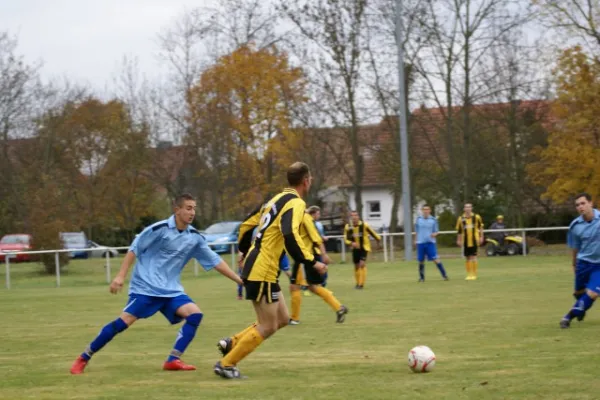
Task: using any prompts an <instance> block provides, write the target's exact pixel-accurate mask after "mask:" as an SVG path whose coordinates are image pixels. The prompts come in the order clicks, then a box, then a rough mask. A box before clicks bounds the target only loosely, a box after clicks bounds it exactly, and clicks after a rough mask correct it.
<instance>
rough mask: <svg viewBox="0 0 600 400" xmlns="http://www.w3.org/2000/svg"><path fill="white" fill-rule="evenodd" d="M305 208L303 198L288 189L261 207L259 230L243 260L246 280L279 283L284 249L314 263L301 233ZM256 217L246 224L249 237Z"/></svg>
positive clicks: (303, 261) (307, 262)
mask: <svg viewBox="0 0 600 400" xmlns="http://www.w3.org/2000/svg"><path fill="white" fill-rule="evenodd" d="M305 209H306V204H305V203H304V200H302V199H301V198H300V196H299V195H298V192H296V191H295V190H294V189H285V190H284V191H283V192H281V193H279V194H278V195H276V196H275V197H273V198H272V199H271V200H269V201H268V202H267V203H266V204H264V205H263V206H262V208H261V213H260V218H259V223H258V225H257V226H258V232H257V233H256V237H255V239H254V241H253V242H252V244H251V246H250V250H249V251H248V254H247V256H246V259H245V261H244V269H243V271H242V278H243V279H246V280H249V281H265V282H277V273H278V271H279V260H280V258H281V255H282V254H283V252H284V251H285V252H286V253H287V254H288V255H289V256H290V257H292V258H293V259H294V261H296V262H297V263H303V264H305V265H309V266H311V265H314V263H315V257H314V255H313V252H312V251H311V250H312V249H311V248H307V247H306V246H305V245H304V242H303V240H302V238H301V236H300V226H301V224H302V221H303V218H304V214H305V212H304V211H305ZM255 220H256V217H253V216H252V215H251V216H250V218H249V219H247V221H248V222H247V223H246V225H245V226H243V228H244V230H245V231H246V232H247V231H250V236H251V235H252V234H251V232H252V229H250V226H251V225H252V224H253V223H254V222H252V221H255ZM246 234H247V233H244V235H246ZM240 235H242V227H240ZM250 240H251V239H250Z"/></svg>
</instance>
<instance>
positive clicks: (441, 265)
mask: <svg viewBox="0 0 600 400" xmlns="http://www.w3.org/2000/svg"><path fill="white" fill-rule="evenodd" d="M435 265H436V266H437V268H438V269H439V270H440V274H442V277H443V278H446V270H445V269H444V265H443V264H442V263H441V262H439V263H435Z"/></svg>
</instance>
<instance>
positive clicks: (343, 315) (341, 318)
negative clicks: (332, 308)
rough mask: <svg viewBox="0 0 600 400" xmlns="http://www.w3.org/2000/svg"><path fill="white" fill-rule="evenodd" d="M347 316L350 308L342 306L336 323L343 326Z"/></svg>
mask: <svg viewBox="0 0 600 400" xmlns="http://www.w3.org/2000/svg"><path fill="white" fill-rule="evenodd" d="M346 314H348V307H346V306H344V305H343V306H342V308H340V309H339V310H338V311H337V312H336V313H335V315H336V317H337V319H336V321H335V322H337V323H338V324H342V323H343V322H344V321H345V320H346Z"/></svg>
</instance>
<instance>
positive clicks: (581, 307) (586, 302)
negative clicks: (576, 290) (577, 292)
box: [565, 293, 594, 320]
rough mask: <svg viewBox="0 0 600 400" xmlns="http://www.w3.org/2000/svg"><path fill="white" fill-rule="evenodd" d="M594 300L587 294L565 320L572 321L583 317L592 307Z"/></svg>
mask: <svg viewBox="0 0 600 400" xmlns="http://www.w3.org/2000/svg"><path fill="white" fill-rule="evenodd" d="M593 304H594V299H592V298H591V297H590V296H589V295H588V294H587V293H585V294H584V295H583V296H581V297H580V298H579V300H577V301H576V302H575V304H574V305H573V308H571V311H569V313H568V314H567V315H565V319H568V320H572V319H573V318H575V317H580V318H581V317H583V316H584V315H585V312H586V311H587V310H589V309H590V307H592V305H593Z"/></svg>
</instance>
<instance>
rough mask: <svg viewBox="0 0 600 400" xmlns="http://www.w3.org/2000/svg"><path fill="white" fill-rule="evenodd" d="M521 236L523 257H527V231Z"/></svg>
mask: <svg viewBox="0 0 600 400" xmlns="http://www.w3.org/2000/svg"><path fill="white" fill-rule="evenodd" d="M521 236H522V237H523V257H525V256H526V255H527V235H526V234H525V229H523V232H522V233H521Z"/></svg>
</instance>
